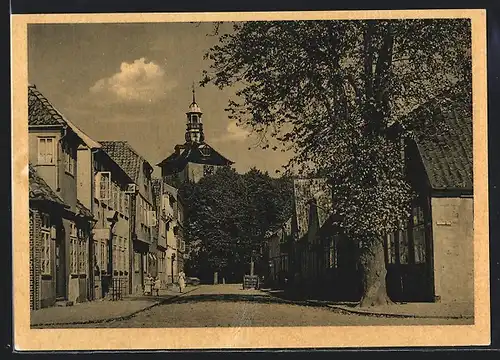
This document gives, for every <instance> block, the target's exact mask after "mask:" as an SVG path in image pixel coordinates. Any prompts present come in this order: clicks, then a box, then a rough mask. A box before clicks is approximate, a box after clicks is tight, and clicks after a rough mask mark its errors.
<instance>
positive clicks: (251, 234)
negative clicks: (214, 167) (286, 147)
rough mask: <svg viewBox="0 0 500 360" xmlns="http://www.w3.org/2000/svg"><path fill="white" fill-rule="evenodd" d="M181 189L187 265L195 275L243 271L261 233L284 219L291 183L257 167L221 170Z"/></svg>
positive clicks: (257, 248) (288, 208) (258, 245)
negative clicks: (189, 251)
mask: <svg viewBox="0 0 500 360" xmlns="http://www.w3.org/2000/svg"><path fill="white" fill-rule="evenodd" d="M181 191H182V196H183V198H184V201H185V203H186V208H187V209H188V213H187V217H186V223H185V231H186V234H187V236H186V238H187V239H188V242H189V244H188V245H189V246H188V247H189V248H190V249H191V253H190V254H189V256H190V264H192V265H195V266H197V267H198V268H197V269H193V270H194V271H197V272H198V273H203V272H204V271H202V270H217V271H223V272H235V273H243V272H244V271H245V269H246V267H248V264H249V263H250V261H251V258H252V256H253V257H254V259H256V258H258V256H259V254H260V249H261V246H262V240H263V238H264V234H265V232H266V231H267V230H268V229H269V228H270V227H272V226H275V225H276V224H281V223H282V222H284V221H285V220H286V219H287V218H288V217H289V216H290V212H291V206H292V204H291V198H292V197H291V192H292V184H291V182H290V181H288V179H286V178H279V179H275V178H271V177H270V176H269V175H268V174H267V173H263V172H261V171H259V170H257V169H251V170H250V171H249V172H247V173H246V174H243V175H240V174H238V173H237V172H236V171H235V170H234V169H231V168H229V167H228V168H221V169H219V170H218V171H216V172H215V174H213V175H211V176H205V177H204V178H202V179H201V180H200V181H199V182H198V183H185V184H184V186H183V187H182V188H181ZM205 273H209V271H207V272H205Z"/></svg>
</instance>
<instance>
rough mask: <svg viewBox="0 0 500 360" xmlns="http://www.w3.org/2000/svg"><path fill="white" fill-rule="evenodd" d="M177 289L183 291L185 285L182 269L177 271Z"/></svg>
mask: <svg viewBox="0 0 500 360" xmlns="http://www.w3.org/2000/svg"><path fill="white" fill-rule="evenodd" d="M178 281H179V291H180V292H183V291H184V288H185V287H186V275H185V274H184V271H181V272H180V273H179V280H178Z"/></svg>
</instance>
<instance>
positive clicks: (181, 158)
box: [157, 143, 234, 172]
mask: <svg viewBox="0 0 500 360" xmlns="http://www.w3.org/2000/svg"><path fill="white" fill-rule="evenodd" d="M188 163H195V164H207V165H218V166H230V165H232V164H234V162H232V161H231V160H229V159H227V158H226V157H224V156H223V155H221V154H220V153H219V152H218V151H217V150H215V149H214V148H213V147H211V146H210V145H208V144H206V143H202V144H189V143H185V144H184V145H182V146H181V147H180V151H179V152H174V153H173V154H171V155H170V156H168V157H167V158H166V159H165V160H163V161H162V162H160V163H159V164H157V166H160V167H162V168H163V167H166V168H168V169H169V170H172V171H173V172H175V171H180V170H182V169H184V167H185V166H186V165H187V164H188Z"/></svg>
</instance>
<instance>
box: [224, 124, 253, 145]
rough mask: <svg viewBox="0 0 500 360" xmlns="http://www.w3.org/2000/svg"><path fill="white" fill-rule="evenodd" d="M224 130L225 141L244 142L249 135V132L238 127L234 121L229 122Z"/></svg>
mask: <svg viewBox="0 0 500 360" xmlns="http://www.w3.org/2000/svg"><path fill="white" fill-rule="evenodd" d="M226 130H227V134H225V135H226V136H225V139H227V140H235V141H244V140H247V139H248V136H249V135H250V131H248V130H247V129H245V128H243V127H241V126H238V125H237V123H236V121H235V120H233V121H230V122H229V124H228V125H227V128H226Z"/></svg>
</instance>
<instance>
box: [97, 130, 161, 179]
mask: <svg viewBox="0 0 500 360" xmlns="http://www.w3.org/2000/svg"><path fill="white" fill-rule="evenodd" d="M99 142H100V143H101V145H102V149H103V150H104V151H105V152H106V153H107V154H108V155H109V156H110V157H111V159H112V160H113V161H114V162H115V163H116V164H117V165H118V166H120V167H121V168H122V169H123V170H124V171H125V173H126V174H127V175H128V176H129V177H130V178H131V179H132V180H133V181H134V182H137V181H138V180H139V175H140V172H141V169H142V164H143V163H146V165H147V166H149V167H150V168H151V169H152V166H151V164H150V163H149V162H148V161H147V160H146V159H144V158H143V157H142V156H141V155H139V153H137V151H135V150H134V148H132V146H130V144H129V143H128V142H127V141H121V140H113V141H108V140H106V141H99Z"/></svg>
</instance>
